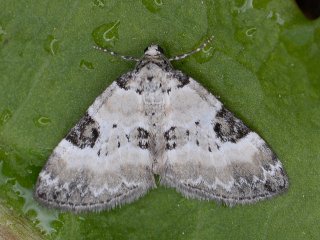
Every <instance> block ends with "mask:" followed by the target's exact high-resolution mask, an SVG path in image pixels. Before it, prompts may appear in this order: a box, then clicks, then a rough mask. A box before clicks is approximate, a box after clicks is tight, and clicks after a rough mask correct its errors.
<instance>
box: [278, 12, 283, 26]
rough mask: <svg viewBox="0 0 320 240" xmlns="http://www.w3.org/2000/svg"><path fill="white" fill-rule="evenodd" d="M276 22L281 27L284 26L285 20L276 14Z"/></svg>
mask: <svg viewBox="0 0 320 240" xmlns="http://www.w3.org/2000/svg"><path fill="white" fill-rule="evenodd" d="M276 21H277V23H278V24H279V25H283V24H284V20H283V18H281V16H280V14H279V13H276Z"/></svg>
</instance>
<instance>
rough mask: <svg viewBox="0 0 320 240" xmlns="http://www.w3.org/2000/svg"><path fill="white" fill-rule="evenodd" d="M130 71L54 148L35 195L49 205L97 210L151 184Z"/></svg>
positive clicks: (139, 106) (133, 196) (127, 198)
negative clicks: (131, 85) (131, 86)
mask: <svg viewBox="0 0 320 240" xmlns="http://www.w3.org/2000/svg"><path fill="white" fill-rule="evenodd" d="M131 80H132V79H131V74H130V73H128V74H125V75H123V76H122V77H120V78H119V79H118V81H117V82H114V83H113V84H112V85H110V86H109V87H108V88H107V89H106V90H105V91H104V92H103V93H102V94H101V95H100V96H99V97H98V98H97V99H96V100H95V102H94V103H93V105H92V106H90V108H89V109H88V111H87V113H86V114H85V116H84V117H83V118H82V119H81V120H80V121H79V122H78V124H77V125H76V126H75V127H74V128H73V129H72V130H71V131H70V132H69V134H68V135H67V136H66V138H65V139H63V140H62V141H61V142H60V143H59V145H58V146H57V147H56V148H55V149H54V151H53V153H52V155H51V156H50V158H49V160H48V162H47V164H46V165H45V167H44V168H43V169H42V171H41V173H40V175H39V178H38V181H37V184H36V189H35V197H36V199H38V200H39V201H40V202H41V203H44V204H45V205H49V206H52V207H56V208H60V209H65V210H72V211H86V210H101V209H109V208H113V207H114V206H116V205H120V204H123V203H127V202H131V201H133V200H135V199H137V198H138V197H140V196H141V195H143V194H144V193H146V191H147V190H148V189H150V188H152V187H154V186H155V182H154V178H153V174H152V172H151V169H152V162H151V157H150V154H149V151H148V150H147V149H146V148H145V147H144V146H146V145H147V144H148V141H149V139H148V131H149V129H148V123H147V119H146V118H145V116H144V109H143V104H142V98H141V96H140V95H139V94H137V93H136V92H135V89H134V88H130V83H131Z"/></svg>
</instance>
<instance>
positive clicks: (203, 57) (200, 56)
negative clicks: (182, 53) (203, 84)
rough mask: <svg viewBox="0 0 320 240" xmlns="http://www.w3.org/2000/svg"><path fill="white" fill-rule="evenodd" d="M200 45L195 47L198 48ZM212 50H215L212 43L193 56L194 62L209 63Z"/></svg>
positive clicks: (212, 53)
mask: <svg viewBox="0 0 320 240" xmlns="http://www.w3.org/2000/svg"><path fill="white" fill-rule="evenodd" d="M201 43H202V42H201ZM201 43H200V44H201ZM200 44H198V45H197V46H199V45H200ZM214 49H215V48H214V47H213V46H212V43H209V44H208V45H207V46H206V47H205V48H203V49H202V50H201V51H200V52H198V53H196V54H195V55H194V57H195V59H196V61H197V62H198V63H205V62H208V61H210V60H211V58H212V57H213V55H214Z"/></svg>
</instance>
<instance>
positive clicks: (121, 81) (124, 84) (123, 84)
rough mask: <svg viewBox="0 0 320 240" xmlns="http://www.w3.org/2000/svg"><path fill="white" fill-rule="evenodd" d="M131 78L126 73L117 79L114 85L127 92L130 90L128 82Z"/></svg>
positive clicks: (129, 74)
mask: <svg viewBox="0 0 320 240" xmlns="http://www.w3.org/2000/svg"><path fill="white" fill-rule="evenodd" d="M131 78H132V76H131V73H126V74H124V75H122V76H121V77H119V78H118V79H117V80H116V83H117V85H118V86H119V87H120V88H122V89H124V90H128V89H130V86H129V80H131Z"/></svg>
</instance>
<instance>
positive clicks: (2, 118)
mask: <svg viewBox="0 0 320 240" xmlns="http://www.w3.org/2000/svg"><path fill="white" fill-rule="evenodd" d="M11 117H12V112H11V111H10V110H9V109H4V110H3V111H2V112H1V113H0V127H1V126H3V125H4V124H5V123H6V122H7V121H8V120H9V119H10V118H11Z"/></svg>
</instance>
